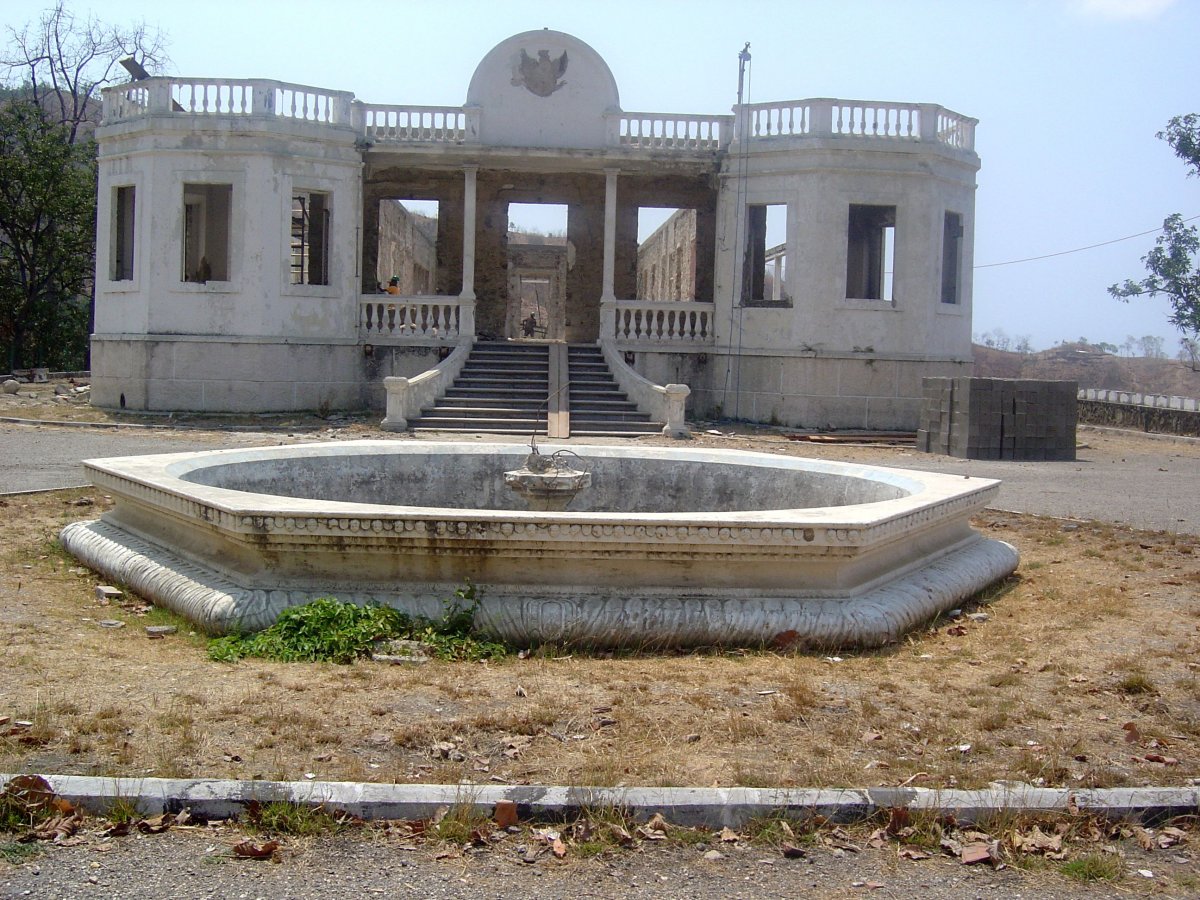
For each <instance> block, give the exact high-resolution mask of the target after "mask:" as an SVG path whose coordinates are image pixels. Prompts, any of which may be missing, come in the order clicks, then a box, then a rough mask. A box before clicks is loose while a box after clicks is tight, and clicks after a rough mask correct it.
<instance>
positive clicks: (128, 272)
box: [110, 185, 136, 281]
mask: <svg viewBox="0 0 1200 900" xmlns="http://www.w3.org/2000/svg"><path fill="white" fill-rule="evenodd" d="M135 198H136V190H135V188H134V186H133V185H125V186H123V187H118V188H113V231H112V235H113V243H112V266H111V272H110V276H111V280H112V281H132V280H133V252H134V246H133V245H134V230H133V227H134V205H135V204H134V201H135Z"/></svg>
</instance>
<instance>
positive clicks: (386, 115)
mask: <svg viewBox="0 0 1200 900" xmlns="http://www.w3.org/2000/svg"><path fill="white" fill-rule="evenodd" d="M477 116H478V111H477V110H467V109H463V108H462V107H458V106H379V105H370V106H368V105H365V104H364V105H363V106H362V132H363V137H365V138H366V139H367V140H368V141H371V142H373V143H418V142H424V143H455V144H461V143H467V142H474V141H476V140H477V139H478V137H479V128H478V121H477Z"/></svg>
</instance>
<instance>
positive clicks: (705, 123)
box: [609, 112, 733, 151]
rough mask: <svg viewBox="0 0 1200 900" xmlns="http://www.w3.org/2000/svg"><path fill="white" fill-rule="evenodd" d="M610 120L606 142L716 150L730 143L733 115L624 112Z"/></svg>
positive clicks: (656, 147) (633, 145)
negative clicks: (607, 140)
mask: <svg viewBox="0 0 1200 900" xmlns="http://www.w3.org/2000/svg"><path fill="white" fill-rule="evenodd" d="M609 121H610V125H609V129H610V132H609V142H610V143H616V144H618V145H619V146H622V147H638V148H642V149H647V150H692V151H715V150H719V149H721V148H722V147H724V146H725V145H726V144H728V143H729V129H730V128H731V127H732V125H733V116H697V115H687V114H671V113H634V112H623V113H620V114H619V115H614V116H610V117H609ZM614 126H615V129H616V131H615V134H613V131H612V129H613V127H614Z"/></svg>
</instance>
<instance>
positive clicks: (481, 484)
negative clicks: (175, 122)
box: [62, 441, 1017, 647]
mask: <svg viewBox="0 0 1200 900" xmlns="http://www.w3.org/2000/svg"><path fill="white" fill-rule="evenodd" d="M554 450H555V448H543V451H548V452H551V453H553V452H554ZM527 453H528V449H527V448H524V447H520V446H517V445H512V444H471V445H464V444H459V443H426V442H416V441H347V442H338V443H330V444H312V445H294V446H286V447H271V448H265V449H237V450H216V451H207V452H198V453H173V454H164V455H158V456H137V457H124V458H119V459H102V460H91V461H89V462H87V463H86V467H87V469H88V471H89V473H90V475H91V478H92V480H93V482H94V483H95V484H96V485H97V486H98V487H100V488H101V489H102V490H104V491H105V492H106V493H109V494H111V495H112V497H113V498H114V500H115V506H114V508H113V509H112V511H110V512H108V513H106V514H105V515H104V517H103V518H101V519H99V520H97V521H90V522H78V523H75V524H72V525H69V526H67V528H65V529H64V530H63V532H62V542H63V545H64V546H65V547H66V548H67V550H69V551H70V552H71V553H73V554H74V555H75V556H76V557H78V558H79V559H80V560H81V561H83V562H84V563H86V564H87V565H89V566H91V567H92V568H94V569H97V570H98V571H100V572H102V573H104V574H105V575H106V576H108V577H110V578H113V579H115V580H118V581H121V582H123V583H124V584H127V585H129V587H131V588H132V589H133V590H135V591H137V592H138V593H139V594H141V595H142V596H144V597H146V598H148V599H150V600H152V601H153V602H155V603H157V604H160V605H162V606H165V607H168V608H170V609H172V610H174V611H175V612H177V613H180V614H181V615H183V616H184V617H186V618H187V619H189V620H191V621H192V622H194V623H195V624H196V625H198V626H199V627H200V628H202V629H204V630H205V631H207V632H210V633H224V632H230V631H252V630H256V629H259V628H264V627H266V626H267V625H269V624H271V622H273V621H274V620H275V618H276V617H277V616H278V615H279V613H280V612H281V611H282V610H284V609H286V608H287V607H289V606H293V605H297V604H301V603H307V602H309V601H310V600H313V599H315V598H317V597H328V596H335V597H338V598H340V599H342V600H347V601H353V602H358V603H383V604H388V605H391V606H395V607H397V608H399V609H402V610H404V611H407V612H409V613H411V614H415V615H423V616H427V617H430V618H437V617H439V616H440V615H441V614H442V613H443V603H444V602H445V600H446V599H447V598H450V597H452V596H453V594H454V591H455V590H456V589H457V588H460V587H461V586H462V585H463V584H464V583H466V582H470V583H472V584H474V585H476V586H477V587H478V588H479V592H480V596H481V602H480V606H479V609H478V612H477V617H476V622H477V624H478V625H479V626H480V627H481V628H483V629H486V630H488V631H490V632H492V633H494V634H497V635H499V636H501V637H503V638H504V639H506V640H508V641H510V642H513V643H515V644H518V645H528V644H536V643H540V642H574V643H581V644H589V645H596V646H622V645H624V646H630V645H635V646H665V645H675V646H696V645H707V644H731V645H737V644H741V645H750V644H761V643H770V644H774V645H776V646H809V647H836V646H852V645H857V646H874V645H879V644H883V643H886V642H887V641H890V640H893V639H895V638H896V637H898V636H899V635H900V634H902V633H903V632H904V631H906V630H908V629H910V628H912V627H914V626H915V625H918V624H919V623H921V622H922V621H925V620H927V619H929V618H930V617H932V616H934V615H936V614H937V613H939V612H941V611H943V610H945V609H947V608H950V607H952V606H955V605H957V604H959V603H960V602H961V601H962V600H963V599H965V598H967V597H969V596H970V595H971V594H973V593H975V592H976V591H978V590H980V589H982V588H984V587H986V586H987V585H988V584H990V583H992V582H994V581H996V580H998V579H1000V578H1003V577H1004V576H1006V575H1008V574H1009V573H1011V572H1012V571H1013V570H1014V569H1015V568H1016V565H1017V552H1016V550H1014V549H1013V548H1012V547H1011V546H1009V545H1008V544H1005V543H1002V542H1000V541H995V540H989V539H986V538H984V537H983V536H982V535H980V534H978V533H976V532H975V531H973V530H972V529H971V527H970V524H969V521H968V520H969V517H970V516H971V514H972V513H975V512H977V511H979V510H981V509H982V508H983V507H984V506H985V505H986V504H987V503H988V502H989V501H990V500H992V499H993V498H994V497H995V495H996V492H997V490H998V487H999V482H997V481H993V480H989V479H983V478H969V477H968V478H963V477H961V476H951V475H938V474H930V473H925V472H915V471H908V470H902V469H889V468H878V467H870V466H861V465H854V464H849V463H838V462H825V461H818V460H811V459H798V458H794V457H786V456H775V455H771V454H763V453H749V452H743V451H731V450H703V449H690V448H660V447H627V446H622V447H617V446H578V445H572V446H571V447H570V453H571V459H570V463H571V470H572V471H573V472H575V474H576V475H581V474H582V473H586V474H588V475H590V479H586V478H582V477H580V478H576V479H575V481H576V483H578V493H577V494H575V496H574V498H573V499H571V500H570V502H569V504H568V506H567V508H566V509H561V510H555V509H529V508H527V506H528V503H527V501H526V499H525V496H526V495H525V492H520V491H514V490H512V489H511V488H510V487H508V486H506V484H505V480H506V479H505V473H506V472H508V473H510V474H511V473H513V472H519V471H521V470H522V467H523V464H524V463H525V462H527V460H526V454H527ZM538 465H540V466H541V467H542V468H543V474H545V472H546V470H547V469H549V468H553V467H547V466H545V465H544V464H538ZM524 468H525V470H526V471H529V470H530V467H529V466H525V467H524ZM533 468H537V466H534V467H533ZM551 474H553V473H551ZM509 480H510V481H511V480H512V479H511V478H510V479H509ZM589 480H590V484H585V482H587V481H589Z"/></svg>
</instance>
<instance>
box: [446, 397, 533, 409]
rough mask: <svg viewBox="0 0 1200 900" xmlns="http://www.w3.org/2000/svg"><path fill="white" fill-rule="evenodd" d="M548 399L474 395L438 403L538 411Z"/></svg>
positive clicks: (449, 405)
mask: <svg viewBox="0 0 1200 900" xmlns="http://www.w3.org/2000/svg"><path fill="white" fill-rule="evenodd" d="M545 402H546V397H545V396H542V397H538V396H535V395H521V396H511V395H510V396H505V397H496V396H492V395H474V396H467V397H458V396H451V395H450V394H446V396H444V397H442V398H439V400H438V403H439V404H442V406H448V407H472V408H479V407H512V408H518V409H536V408H538V406H539V404H541V403H545Z"/></svg>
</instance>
